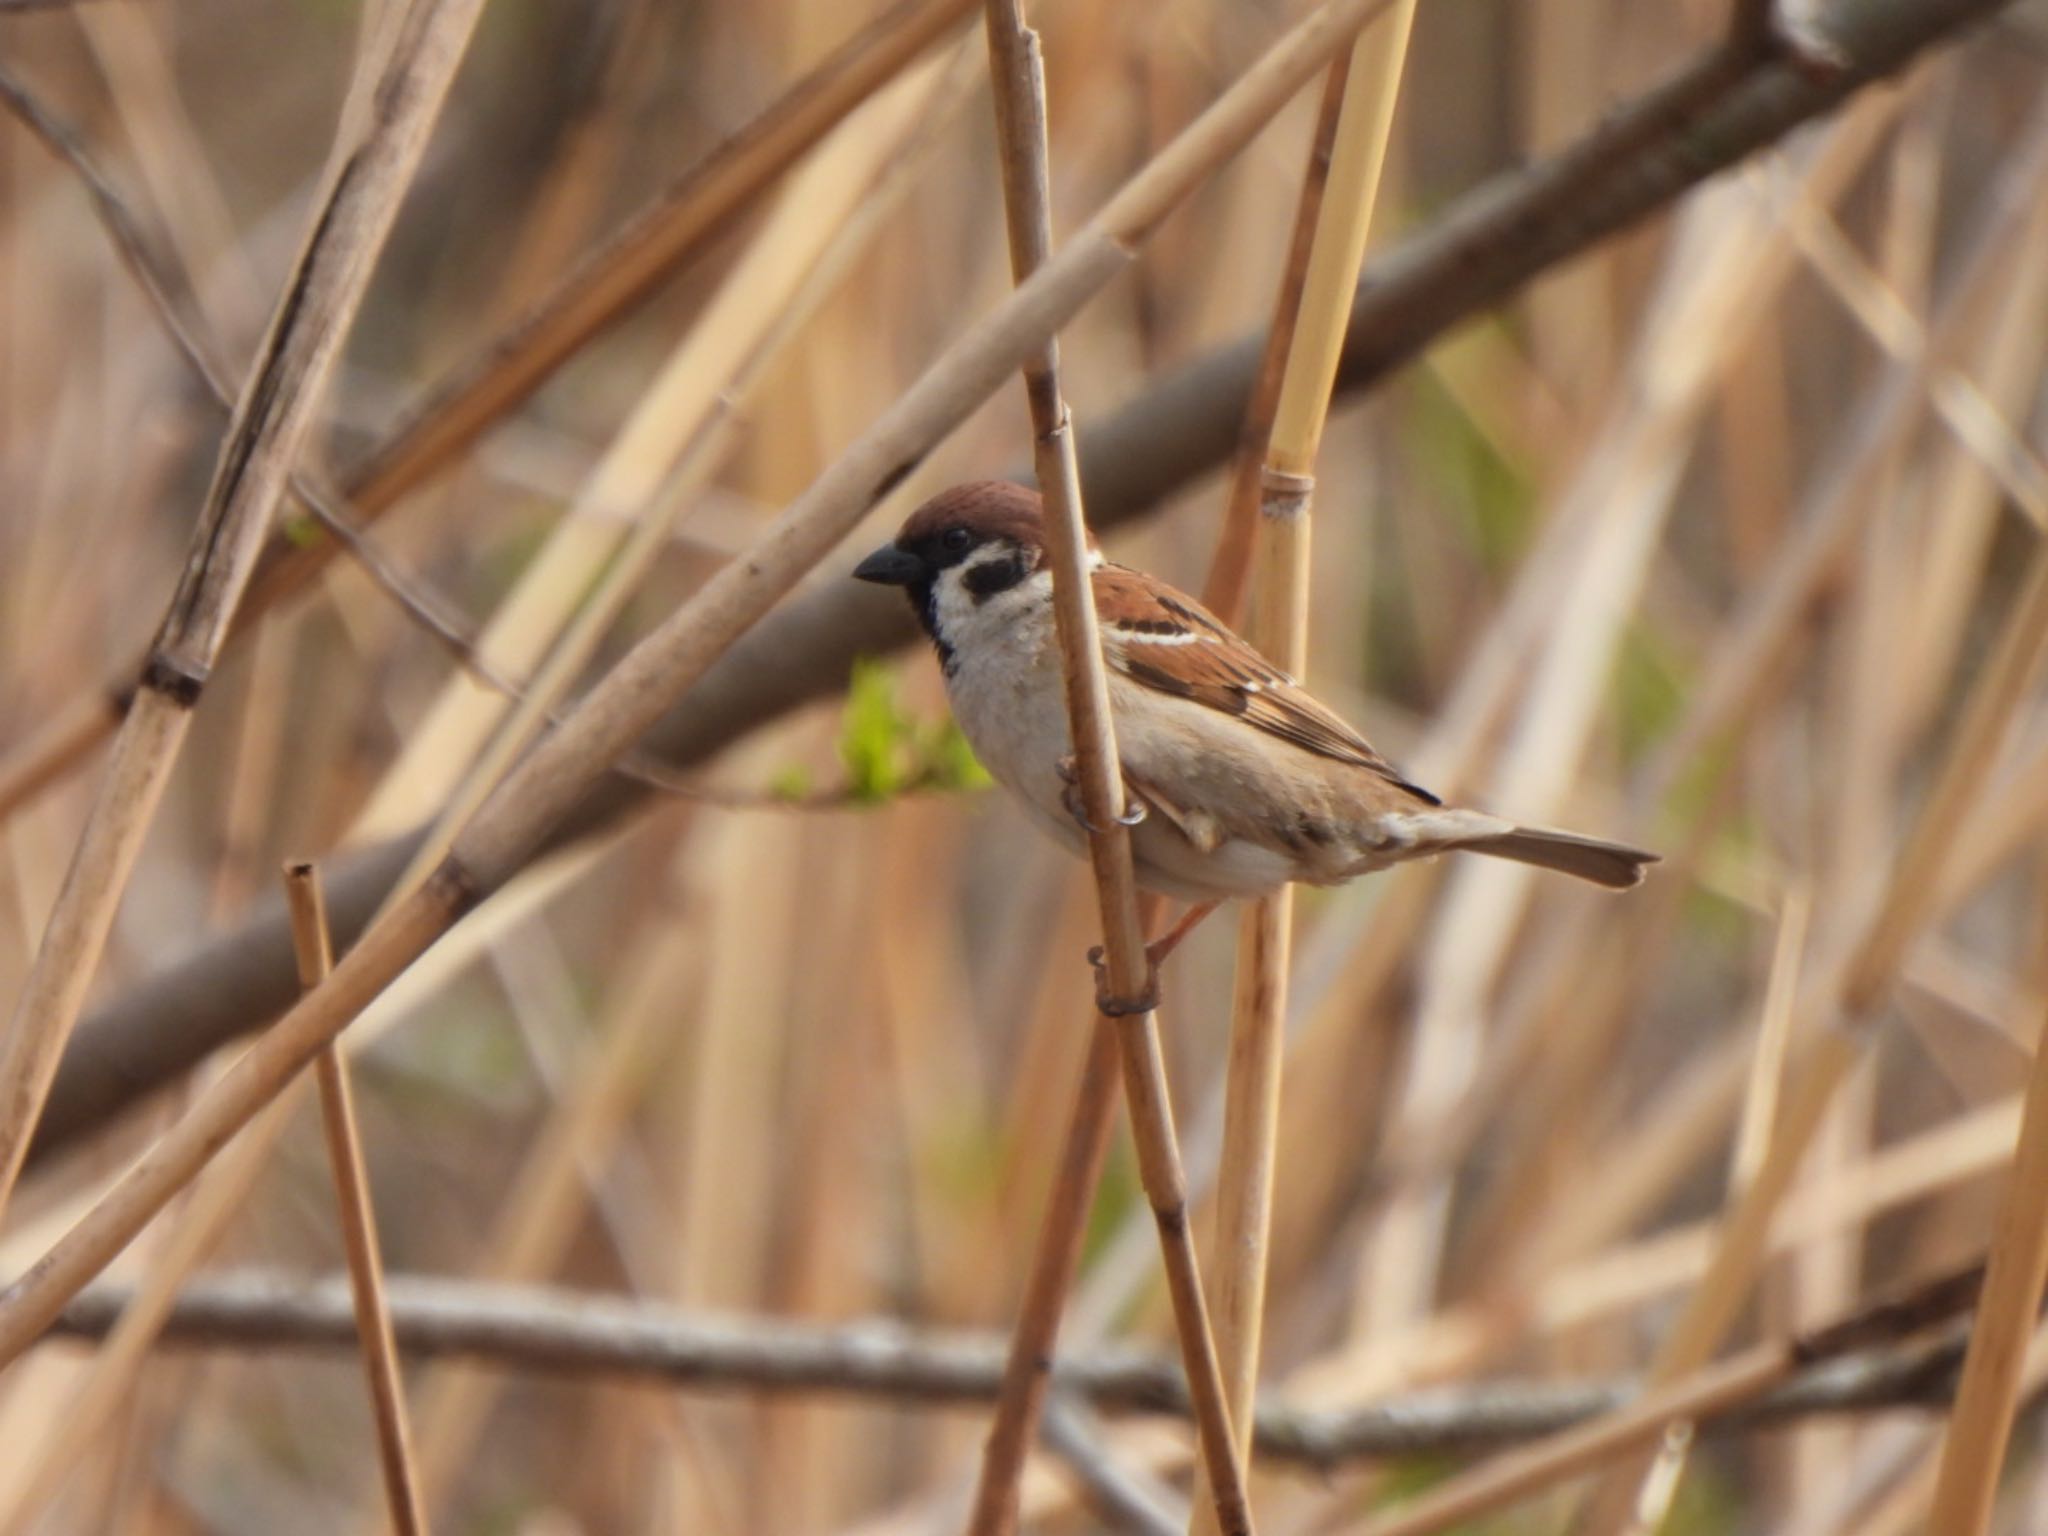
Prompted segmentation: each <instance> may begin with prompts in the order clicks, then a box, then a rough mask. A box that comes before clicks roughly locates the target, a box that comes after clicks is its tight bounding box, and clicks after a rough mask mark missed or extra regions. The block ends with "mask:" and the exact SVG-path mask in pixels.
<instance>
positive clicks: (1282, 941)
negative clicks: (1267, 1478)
mask: <svg viewBox="0 0 2048 1536" xmlns="http://www.w3.org/2000/svg"><path fill="white" fill-rule="evenodd" d="M1414 20H1415V3H1414V0H1398V3H1397V4H1395V5H1394V7H1393V9H1392V13H1391V14H1390V15H1389V16H1387V17H1386V18H1385V19H1384V20H1383V21H1382V22H1381V23H1380V24H1379V25H1376V26H1373V27H1369V28H1367V29H1366V30H1365V31H1364V32H1362V33H1360V34H1359V38H1358V41H1357V42H1356V43H1354V44H1353V45H1352V52H1351V64H1350V69H1349V71H1348V78H1347V82H1346V85H1345V87H1344V97H1343V106H1342V108H1341V110H1340V111H1339V113H1338V118H1337V127H1336V139H1335V143H1334V146H1333V149H1332V152H1331V159H1330V172H1329V182H1328V188H1327V190H1326V191H1325V193H1324V195H1323V197H1322V199H1321V206H1320V208H1319V209H1318V210H1317V215H1316V224H1315V236H1314V239H1313V240H1312V242H1311V243H1310V246H1309V255H1308V265H1307V269H1306V275H1305V279H1304V282H1303V287H1302V293H1301V302H1300V306H1299V312H1298V319H1297V322H1296V325H1295V328H1294V334H1293V339H1292V342H1291V344H1290V346H1289V348H1288V352H1287V362H1286V366H1285V370H1284V373H1283V375H1282V378H1281V384H1280V393H1279V399H1278V402H1277V404H1276V407H1275V411H1274V416H1273V426H1272V432H1271V437H1270V440H1269V442H1268V444H1267V447H1266V454H1265V463H1264V468H1263V472H1262V474H1261V476H1260V485H1261V494H1260V498H1259V516H1258V524H1257V529H1258V533H1257V539H1256V543H1255V553H1254V557H1253V583H1254V599H1253V603H1252V613H1251V624H1250V627H1249V629H1248V631H1247V638H1248V639H1250V641H1251V642H1252V644H1254V645H1256V646H1257V647H1258V648H1259V649H1260V650H1261V651H1263V652H1264V653H1265V654H1266V656H1267V657H1268V658H1269V659H1270V660H1272V661H1273V662H1275V663H1277V664H1278V665H1279V666H1281V667H1282V668H1284V669H1286V670H1287V671H1289V672H1292V673H1294V674H1295V675H1297V676H1299V675H1301V674H1302V673H1303V671H1304V670H1305V669H1306V665H1307V660H1308V654H1307V653H1308V577H1309V506H1310V502H1311V501H1312V499H1313V496H1314V489H1315V466H1316V457H1317V453H1318V451H1319V449H1320V447H1321V444H1322V436H1323V424H1324V422H1325V420H1326V419H1327V418H1328V414H1329V403H1330V390H1331V387H1332V385H1333V384H1334V383H1335V381H1336V376H1337V358H1338V354H1339V353H1340V352H1341V351H1342V349H1343V345H1344V328H1345V325H1346V323H1347V322H1348V321H1349V319H1350V315H1351V296H1352V293H1353V292H1354V291H1355V290H1356V288H1357V286H1358V272H1359V268H1360V266H1361V265H1362V264H1363V262H1364V259H1365V242H1366V235H1367V232H1368V231H1369V229H1370V228H1371V224H1372V214H1373V207H1374V204H1375V203H1376V201H1377V200H1378V196H1379V185H1380V176H1381V172H1382V170H1383V169H1384V167H1385V164H1386V152H1387V140H1388V136H1389V134H1390V133H1391V131H1392V128H1393V118H1394V104H1395V101H1396V100H1397V98H1398V97H1399V94H1400V86H1401V72H1402V66H1403V65H1404V63H1405V62H1406V59H1407V55H1408V37H1409V33H1410V31H1411V29H1412V27H1413V24H1414ZM1293 912H1294V900H1293V892H1292V891H1291V890H1282V891H1279V892H1278V893H1276V894H1274V895H1272V896H1268V897H1265V898H1264V899H1262V900H1259V901H1255V902H1253V903H1251V904H1250V906H1249V907H1248V908H1247V909H1246V911H1245V913H1244V917H1243V919H1242V922H1241V924H1240V927H1239V930H1238V947H1237V983H1236V988H1235V992H1234V995H1233V998H1232V1009H1231V1030H1230V1054H1229V1067H1228V1078H1227V1084H1226V1089H1225V1099H1224V1118H1223V1157H1222V1162H1221V1164H1220V1166H1219V1168H1218V1172H1217V1182H1216V1232H1215V1246H1214V1248H1213V1250H1212V1253H1213V1257H1212V1259H1211V1263H1212V1264H1213V1265H1214V1270H1213V1273H1214V1275H1215V1283H1216V1296H1217V1304H1216V1305H1217V1310H1216V1332H1217V1349H1218V1352H1219V1353H1220V1355H1221V1356H1222V1362H1223V1374H1224V1387H1225V1390H1226V1391H1227V1392H1228V1394H1229V1398H1230V1410H1231V1414H1232V1418H1233V1422H1234V1423H1235V1424H1236V1425H1237V1426H1238V1433H1239V1436H1240V1439H1239V1442H1238V1452H1239V1454H1240V1455H1241V1456H1243V1457H1244V1458H1245V1459H1246V1460H1247V1462H1249V1459H1250V1456H1251V1435H1250V1429H1251V1418H1252V1413H1251V1410H1252V1403H1253V1399H1254V1397H1255V1396H1256V1393H1257V1390H1258V1379H1259V1347H1260V1342H1261V1336H1262V1323H1263V1320H1264V1315H1265V1300H1266V1271H1267V1248H1268V1245H1269V1243H1270V1240H1271V1235H1272V1217H1273V1183H1274V1176H1275V1169H1276V1163H1277V1155H1278V1144H1279V1136H1280V1097H1281V1061H1282V1056H1283V1053H1284V1050H1285V1046H1286V1032H1285V1025H1286V1014H1287V969H1288V955H1289V948H1290V944H1289V940H1290V937H1291V930H1292V923H1293ZM1192 1529H1193V1530H1194V1531H1195V1532H1197V1533H1205V1536H1206V1533H1210V1532H1213V1531H1214V1529H1215V1527H1214V1526H1213V1525H1212V1524H1211V1523H1210V1519H1209V1514H1208V1505H1207V1504H1206V1503H1205V1502H1203V1501H1202V1500H1199V1499H1198V1500H1196V1502H1195V1505H1194V1513H1193V1525H1192Z"/></svg>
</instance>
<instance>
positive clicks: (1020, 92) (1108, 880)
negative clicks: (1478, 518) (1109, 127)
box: [974, 0, 1252, 1536]
mask: <svg viewBox="0 0 2048 1536" xmlns="http://www.w3.org/2000/svg"><path fill="white" fill-rule="evenodd" d="M987 21H988V46H989V75H990V78H991V81H992V83H993V86H994V92H995V106H996V128H997V140H998V146H999V151H1000V155H1001V161H1002V180H1003V206H1004V210H1005V213H1006V215H1007V219H1008V225H1009V236H1010V267H1011V273H1012V276H1013V277H1014V278H1015V280H1016V281H1017V282H1018V283H1019V284H1020V285H1021V284H1023V283H1024V282H1025V281H1027V280H1028V279H1029V278H1030V276H1031V275H1032V273H1034V272H1036V271H1038V270H1039V269H1040V268H1042V267H1043V266H1044V265H1045V264H1046V262H1047V261H1048V260H1049V259H1050V257H1051V254H1052V204H1051V178H1050V174H1049V169H1048V165H1047V160H1048V154H1047V144H1046V122H1045V60H1044V55H1043V54H1042V52H1041V50H1040V47H1039V39H1038V34H1037V33H1035V32H1033V31H1032V30H1031V29H1030V28H1029V27H1027V26H1025V25H1024V12H1023V5H1022V0H988V8H987ZM1059 370H1060V355H1059V341H1058V338H1057V336H1056V335H1051V336H1048V337H1047V338H1046V340H1045V343H1044V345H1043V347H1042V348H1041V349H1039V350H1038V351H1036V352H1034V353H1033V354H1031V355H1029V356H1027V357H1026V359H1025V361H1024V370H1023V371H1024V393H1025V398H1026V400H1027V401H1028V402H1029V405H1030V410H1031V427H1032V434H1033V460H1034V467H1035V469H1036V470H1037V476H1038V485H1039V490H1040V492H1041V494H1042V496H1043V497H1044V504H1045V531H1046V545H1047V550H1048V555H1049V558H1050V563H1051V568H1052V576H1053V609H1054V614H1055V618H1056V621H1057V626H1058V630H1059V640H1060V648H1061V654H1062V672H1063V674H1064V678H1065V683H1066V695H1067V715H1068V720H1069V726H1070V731H1071V736H1072V740H1073V743H1074V752H1075V757H1076V759H1077V764H1078V772H1079V781H1080V790H1081V797H1082V802H1083V804H1084V805H1085V807H1086V808H1087V813H1088V820H1089V822H1090V830H1089V836H1088V849H1089V858H1090V862H1091V863H1092V865H1093V867H1094V871H1095V889H1096V900H1097V904H1098V906H1099V908H1100V910H1101V916H1102V931H1103V941H1104V948H1105V951H1106V954H1107V966H1106V970H1107V987H1108V995H1109V997H1110V998H1112V999H1114V1000H1115V1005H1116V1006H1115V1007H1114V1008H1113V1009H1112V1008H1105V1010H1104V1011H1105V1012H1106V1013H1110V1014H1112V1015H1113V1018H1112V1019H1110V1020H1105V1021H1104V1023H1111V1022H1113V1024H1114V1027H1115V1032H1116V1036H1117V1044H1118V1048H1119V1054H1120V1056H1121V1058H1122V1064H1123V1080H1124V1098H1125V1102H1126V1103H1127V1105H1128V1106H1129V1109H1130V1116H1131V1134H1132V1137H1133V1139H1134V1140H1135V1141H1136V1143H1137V1148H1138V1166H1139V1170H1140V1173H1141V1175H1142V1177H1143V1180H1144V1186H1145V1194H1146V1198H1147V1199H1148V1200H1149V1201H1150V1202H1151V1205H1152V1211H1153V1215H1154V1217H1155V1219H1156V1221H1157V1224H1158V1228H1159V1244H1160V1254H1161V1258H1162V1260H1163V1262H1164V1264H1165V1268H1166V1278H1167V1288H1168V1291H1169V1293H1170V1294H1171V1296H1172V1298H1173V1314H1174V1324H1175V1327H1176V1329H1177V1330H1178V1332H1179V1335H1180V1344H1181V1359H1182V1362H1183V1365H1184V1367H1185V1369H1186V1372H1187V1378H1188V1395H1189V1397H1190V1398H1191V1399H1192V1401H1193V1404H1194V1408H1195V1428H1196V1437H1197V1440H1198V1441H1199V1443H1200V1446H1201V1452H1202V1462H1203V1464H1204V1465H1205V1466H1206V1467H1208V1468H1210V1487H1211V1489H1212V1491H1213V1499H1214V1509H1215V1518H1216V1522H1217V1524H1218V1526H1219V1527H1220V1528H1221V1529H1222V1530H1224V1531H1226V1532H1229V1533H1232V1536H1236V1533H1240V1532H1246V1533H1248V1532H1249V1531H1250V1530H1251V1528H1252V1520H1251V1509H1250V1506H1249V1504H1248V1503H1247V1501H1246V1498H1245V1489H1244V1479H1243V1474H1242V1472H1241V1471H1240V1469H1239V1461H1238V1456H1237V1454H1236V1451H1235V1449H1234V1440H1233V1436H1232V1432H1231V1427H1230V1414H1229V1408H1228V1405H1227V1403H1226V1401H1225V1398H1224V1389H1223V1380H1222V1376H1221V1373H1220V1370H1219V1367H1218V1363H1217V1358H1216V1345H1215V1341H1214V1339H1213V1337H1212V1336H1211V1333H1210V1328H1209V1318H1208V1309H1207V1305H1206V1303H1205V1301H1204V1298H1203V1295H1202V1282H1201V1273H1200V1268H1199V1266H1198V1265H1197V1263H1196V1261H1195V1251H1194V1243H1193V1239H1192V1236H1191V1234H1190V1232H1189V1228H1188V1212H1187V1179H1186V1175H1185V1173H1184V1172H1183V1170H1182V1167H1181V1160H1180V1148H1179V1145H1178V1143H1177V1141H1176V1139H1175V1136H1174V1129H1173V1111H1172V1106H1171V1103H1170V1101H1169V1099H1168V1095H1167V1087H1166V1068H1165V1061H1164V1058H1163V1057H1162V1055H1161V1053H1160V1048H1159V1025H1158V1018H1157V1014H1156V1011H1155V1008H1154V1000H1153V999H1152V998H1150V997H1149V995H1148V994H1149V993H1150V991H1151V988H1152V986H1153V977H1152V975H1151V962H1150V960H1149V959H1148V958H1147V956H1146V953H1145V922H1144V917H1143V916H1142V914H1141V913H1140V911H1139V898H1138V887H1137V880H1136V876H1135V872H1134V870H1133V867H1132V863H1131V838H1130V829H1129V828H1128V827H1127V826H1125V825H1124V822H1123V815H1124V809H1125V800H1124V787H1123V773H1122V770H1121V768H1120V767H1119V761H1120V760H1119V758H1118V756H1117V750H1116V733H1115V725H1114V722H1113V721H1112V720H1111V719H1110V713H1109V680H1108V673H1107V670H1106V668H1105V666H1104V663H1103V659H1102V641H1101V637H1100V632H1099V630H1098V628H1097V624H1096V618H1095V598H1094V592H1093V590H1092V585H1091V583H1092V577H1091V576H1090V573H1089V564H1088V533H1087V525H1086V517H1085V514H1084V512H1083V509H1082V506H1081V468H1080V458H1079V455H1078V453H1077V451H1076V447H1075V442H1074V431H1073V422H1072V419H1071V417H1070V416H1069V414H1068V411H1067V405H1066V400H1065V399H1064V397H1063V395H1062V393H1061V389H1060V371H1059ZM1098 1027H1101V1026H1098ZM1100 1086H1101V1085H1100V1082H1099V1076H1098V1074H1094V1073H1091V1074H1089V1076H1088V1077H1087V1078H1086V1079H1084V1085H1083V1112H1084V1113H1086V1112H1087V1111H1088V1109H1089V1108H1091V1107H1092V1106H1091V1104H1090V1099H1091V1096H1092V1095H1093V1094H1099V1093H1100ZM1098 1102H1099V1101H1098ZM1106 1107H1107V1106H1106V1104H1104V1105H1103V1108H1105V1109H1106ZM1097 1116H1098V1121H1099V1120H1101V1119H1105V1118H1106V1116H1103V1115H1102V1114H1101V1112H1100V1111H1097ZM1085 1129H1086V1128H1085V1125H1084V1126H1083V1134H1082V1135H1081V1136H1079V1137H1077V1138H1076V1141H1075V1143H1074V1144H1073V1145H1074V1146H1075V1148H1076V1149H1077V1151H1078V1154H1079V1155H1078V1156H1077V1157H1076V1158H1075V1159H1072V1160H1071V1161H1072V1163H1073V1166H1074V1170H1075V1171H1077V1172H1086V1171H1087V1170H1086V1169H1085V1168H1083V1167H1081V1164H1083V1163H1088V1162H1092V1163H1095V1164H1096V1165H1097V1166H1099V1163H1100V1156H1099V1151H1098V1148H1099V1138H1093V1137H1089V1136H1087V1135H1086V1134H1085ZM1053 1246H1054V1250H1055V1252H1056V1253H1057V1256H1058V1257H1061V1258H1063V1257H1064V1254H1063V1253H1058V1252H1057V1251H1058V1249H1059V1245H1057V1244H1055V1245H1053ZM1062 1268H1065V1269H1067V1270H1068V1271H1069V1272H1070V1271H1071V1266H1070V1265H1062ZM1041 1390H1042V1389H1041ZM1033 1406H1038V1405H1033ZM1001 1427H1003V1428H1004V1430H1005V1431H1006V1433H1005V1434H1004V1435H1003V1436H1002V1437H1001V1438H998V1437H997V1436H994V1435H992V1436H991V1438H990V1449H991V1452H992V1453H999V1454H991V1456H990V1457H989V1458H988V1461H987V1463H986V1464H985V1471H984V1475H983V1477H982V1480H981V1483H980V1485H979V1487H978V1490H977V1493H976V1509H975V1518H976V1522H977V1523H976V1526H975V1527H974V1528H975V1529H977V1530H1004V1529H1007V1528H1010V1527H1012V1526H1014V1523H1015V1520H1016V1515H1015V1509H1016V1501H1017V1474H1018V1473H1019V1472H1021V1470H1022V1458H1021V1456H1020V1455H1018V1454H1017V1453H1018V1452H1019V1451H1021V1449H1022V1444H1021V1440H1022V1436H1021V1435H1020V1434H1019V1433H1018V1431H1019V1430H1020V1429H1022V1430H1028V1429H1029V1427H1030V1421H1029V1419H1028V1418H1024V1419H1022V1422H1021V1424H1020V1423H1019V1422H1018V1416H1016V1415H1014V1414H1013V1415H1012V1416H1011V1418H1010V1420H1009V1421H1008V1423H1007V1424H1005V1425H1003V1426H1001Z"/></svg>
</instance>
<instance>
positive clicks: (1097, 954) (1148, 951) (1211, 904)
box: [1088, 897, 1223, 1017]
mask: <svg viewBox="0 0 2048 1536" xmlns="http://www.w3.org/2000/svg"><path fill="white" fill-rule="evenodd" d="M1222 905H1223V902H1222V899H1221V898H1220V897H1219V898H1217V899H1214V900H1211V901H1198V902H1195V903H1194V904H1193V905H1192V906H1190V907H1189V908H1188V909H1187V911H1185V912H1183V913H1182V914H1181V915H1180V921H1179V922H1177V923H1175V924H1174V925H1173V926H1172V927H1171V928H1169V929H1167V930H1166V932H1165V933H1163V934H1161V935H1160V936H1159V937H1158V938H1156V939H1154V940H1152V942H1151V943H1149V944H1147V945H1146V946H1145V973H1146V974H1145V994H1144V996H1143V997H1141V998H1139V999H1137V1000H1136V1002H1127V1001H1124V1000H1122V999H1117V998H1112V997H1111V996H1110V993H1109V968H1108V966H1107V965H1106V964H1105V963H1104V961H1103V955H1102V946H1101V945H1100V944H1098V945H1096V946H1095V947H1094V948H1093V949H1091V950H1089V951H1088V963H1089V964H1090V965H1092V966H1093V967H1095V1006H1096V1007H1097V1008H1098V1009H1100V1010H1101V1011H1102V1012H1104V1013H1106V1014H1109V1015H1110V1016H1111V1017H1116V1016H1118V1015H1120V1014H1126V1013H1150V1012H1151V1011H1152V1010H1153V1009H1154V1008H1156V1007H1158V1006H1159V967H1160V964H1161V963H1162V962H1163V961H1164V960H1165V959H1166V957H1167V956H1168V955H1170V954H1172V953H1173V952H1174V951H1175V950H1176V949H1179V948H1180V945H1181V941H1182V940H1183V939H1185V938H1186V937H1187V936H1188V935H1189V934H1191V933H1193V932H1194V931H1195V929H1196V928H1198V927H1200V926H1201V922H1202V919H1203V918H1205V917H1207V916H1208V915H1209V914H1210V913H1211V912H1214V911H1215V910H1216V909H1217V908H1218V907H1220V906H1222Z"/></svg>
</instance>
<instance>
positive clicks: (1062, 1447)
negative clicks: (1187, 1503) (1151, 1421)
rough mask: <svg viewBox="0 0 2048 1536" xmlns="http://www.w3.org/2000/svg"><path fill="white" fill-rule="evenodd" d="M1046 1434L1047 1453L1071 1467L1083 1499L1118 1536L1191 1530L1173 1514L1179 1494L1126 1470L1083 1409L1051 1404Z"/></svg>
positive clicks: (1166, 1535) (1181, 1513)
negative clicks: (1119, 1532)
mask: <svg viewBox="0 0 2048 1536" xmlns="http://www.w3.org/2000/svg"><path fill="white" fill-rule="evenodd" d="M1044 1433H1045V1444H1046V1448H1047V1449H1048V1450H1050V1451H1051V1452H1052V1453H1053V1454H1054V1455H1055V1456H1057V1457H1059V1458H1060V1460H1061V1461H1063V1462H1065V1463H1066V1465H1067V1470H1068V1471H1069V1472H1071V1473H1072V1474H1073V1477H1074V1481H1075V1482H1077V1483H1078V1484H1080V1486H1081V1496H1082V1498H1083V1499H1084V1500H1085V1501H1086V1502H1087V1503H1088V1504H1089V1505H1090V1506H1091V1507H1092V1508H1093V1509H1094V1510H1095V1512H1096V1513H1097V1514H1098V1515H1100V1516H1102V1518H1103V1519H1104V1520H1106V1521H1108V1522H1109V1525H1110V1528H1111V1529H1112V1530H1118V1531H1123V1532H1126V1533H1128V1536H1179V1532H1181V1531H1183V1530H1185V1529H1186V1528H1187V1523H1188V1522H1187V1513H1186V1511H1185V1509H1179V1510H1177V1509H1175V1508H1173V1505H1174V1504H1176V1503H1178V1502H1179V1500H1178V1498H1177V1497H1176V1496H1175V1495H1174V1494H1173V1492H1172V1491H1171V1490H1170V1489H1167V1488H1164V1487H1160V1486H1158V1485H1156V1484H1155V1483H1154V1482H1153V1480H1152V1479H1150V1478H1147V1477H1143V1476H1141V1475H1140V1474H1138V1473H1136V1472H1134V1471H1132V1470H1131V1469H1129V1468H1127V1467H1124V1466H1122V1465H1120V1464H1119V1463H1118V1461H1117V1459H1116V1453H1115V1452H1114V1451H1113V1450H1112V1449H1111V1448H1110V1446H1109V1443H1108V1436H1107V1435H1105V1434H1104V1433H1103V1427H1102V1425H1101V1424H1099V1423H1097V1422H1096V1420H1095V1416H1094V1415H1093V1414H1091V1413H1089V1412H1088V1410H1087V1409H1086V1408H1083V1407H1082V1406H1081V1405H1080V1404H1078V1403H1073V1402H1069V1401H1066V1400H1064V1399H1061V1398H1057V1397H1056V1398H1054V1399H1053V1400H1052V1401H1051V1402H1049V1403H1047V1404H1046V1405H1045V1428H1044Z"/></svg>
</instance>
